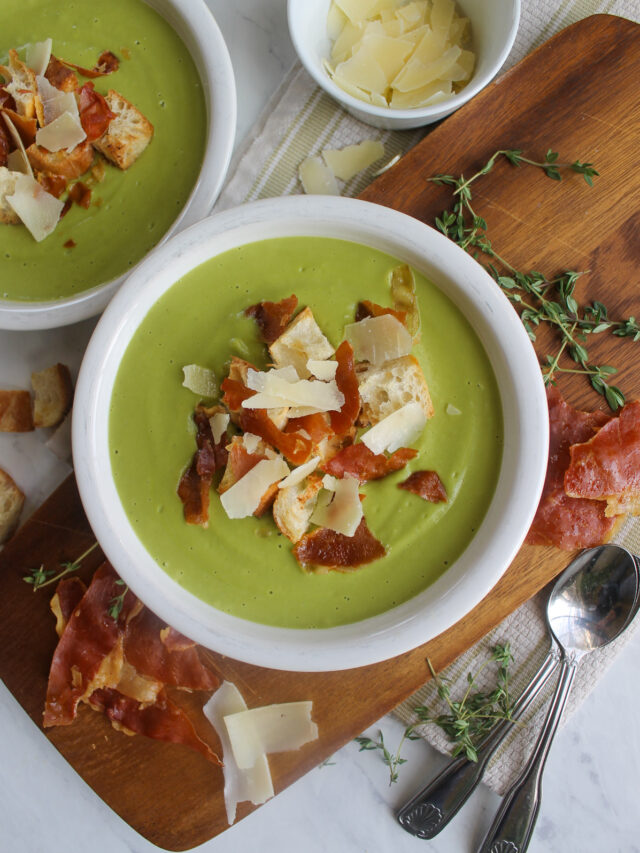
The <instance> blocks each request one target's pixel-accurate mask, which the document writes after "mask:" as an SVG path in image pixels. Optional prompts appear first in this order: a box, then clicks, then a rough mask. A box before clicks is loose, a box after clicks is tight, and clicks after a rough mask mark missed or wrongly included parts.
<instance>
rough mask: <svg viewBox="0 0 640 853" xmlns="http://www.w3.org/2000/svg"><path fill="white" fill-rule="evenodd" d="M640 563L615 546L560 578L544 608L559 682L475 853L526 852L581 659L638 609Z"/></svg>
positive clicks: (584, 557) (583, 558)
mask: <svg viewBox="0 0 640 853" xmlns="http://www.w3.org/2000/svg"><path fill="white" fill-rule="evenodd" d="M639 587H640V572H639V567H638V561H637V559H636V558H634V557H633V555H632V554H630V553H629V552H628V551H625V549H623V548H619V547H617V546H600V548H593V549H591V550H590V551H585V552H583V553H582V554H581V555H580V556H579V557H578V558H577V559H576V560H574V561H573V562H572V563H571V565H570V566H569V567H568V568H567V569H566V570H565V571H564V572H563V573H562V574H561V575H560V577H559V578H558V580H557V581H556V583H555V585H554V587H553V589H552V591H551V595H550V596H549V603H548V604H547V624H548V627H549V630H550V631H551V634H552V636H554V637H555V639H556V641H557V643H558V645H559V646H560V649H561V651H562V664H561V666H560V677H559V679H558V685H557V687H556V690H555V693H554V695H553V699H552V700H551V706H550V708H549V711H548V713H547V717H546V719H545V721H544V724H543V726H542V730H541V732H540V735H539V736H538V740H537V743H536V746H535V748H534V750H533V753H532V755H531V757H530V758H529V761H528V762H527V764H526V766H525V768H524V770H523V771H522V773H521V774H520V776H519V777H518V779H517V780H516V782H515V783H514V784H513V785H512V787H511V788H510V789H509V791H508V792H507V794H506V796H505V798H504V800H503V801H502V805H501V806H500V809H499V810H498V814H497V815H496V817H495V819H494V821H493V824H492V825H491V828H490V829H489V832H488V833H487V836H486V838H485V840H484V842H483V843H482V845H481V847H480V850H479V853H497V851H510V853H524V851H525V850H526V849H527V847H528V846H529V841H530V839H531V835H532V834H533V828H534V826H535V823H536V819H537V817H538V812H539V810H540V802H541V797H542V786H541V781H542V771H543V769H544V765H545V761H546V759H547V755H548V753H549V748H550V747H551V741H552V740H553V736H554V734H555V732H556V729H557V727H558V723H559V722H560V716H561V714H562V711H563V710H564V706H565V703H566V701H567V697H568V696H569V692H570V690H571V685H572V683H573V679H574V676H575V674H576V668H577V665H578V663H579V662H580V660H581V659H582V658H583V657H584V655H586V654H588V653H589V652H591V651H593V650H594V649H598V648H602V647H603V646H606V645H607V644H608V643H610V642H611V641H612V640H615V639H616V638H617V637H619V636H620V634H622V632H623V631H624V630H625V628H627V626H628V625H629V624H630V623H631V621H632V619H633V617H634V616H635V614H636V612H637V610H638V601H639V600H640V596H639Z"/></svg>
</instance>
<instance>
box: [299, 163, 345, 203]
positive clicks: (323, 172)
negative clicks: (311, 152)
mask: <svg viewBox="0 0 640 853" xmlns="http://www.w3.org/2000/svg"><path fill="white" fill-rule="evenodd" d="M298 175H299V177H300V183H301V184H302V188H303V189H304V191H305V192H306V193H307V194H308V195H340V189H339V188H338V184H337V182H336V179H335V175H334V174H333V172H332V171H331V169H329V167H328V166H326V165H325V163H323V162H322V160H321V158H320V157H307V158H306V160H303V161H302V163H300V165H299V166H298Z"/></svg>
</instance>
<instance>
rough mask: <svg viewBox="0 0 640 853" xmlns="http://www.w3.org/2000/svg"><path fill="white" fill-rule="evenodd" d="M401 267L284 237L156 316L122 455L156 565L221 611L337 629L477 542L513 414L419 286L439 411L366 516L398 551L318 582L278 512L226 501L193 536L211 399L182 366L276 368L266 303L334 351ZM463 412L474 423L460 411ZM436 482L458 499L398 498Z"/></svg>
mask: <svg viewBox="0 0 640 853" xmlns="http://www.w3.org/2000/svg"><path fill="white" fill-rule="evenodd" d="M397 264H398V261H397V260H395V259H394V258H391V257H389V256H388V255H386V254H383V253H381V252H378V251H375V250H374V249H370V248H367V247H364V246H361V245H357V244H354V243H348V242H344V241H341V240H332V239H324V238H308V237H305V238H298V237H292V238H284V239H278V240H268V241H265V242H258V243H253V244H250V245H247V246H244V247H242V248H240V249H234V250H232V251H229V252H226V253H224V254H222V255H220V256H218V257H216V258H213V259H211V260H209V261H207V262H206V263H204V264H202V265H201V266H199V267H197V268H196V269H194V270H192V271H191V272H189V273H188V274H187V275H185V276H184V278H182V279H180V280H179V281H178V282H176V284H175V285H174V286H173V287H171V288H170V289H169V290H168V291H167V293H165V295H164V296H163V297H162V298H161V299H160V300H159V301H158V302H157V303H156V304H155V305H154V307H153V308H152V309H151V310H150V311H149V313H148V314H147V316H146V317H145V319H144V321H143V322H142V323H141V325H140V328H139V329H138V330H137V332H136V334H135V335H134V337H133V339H132V341H131V343H130V344H129V347H128V348H127V351H126V353H125V355H124V358H123V360H122V364H121V366H120V369H119V372H118V375H117V377H116V382H115V385H114V390H113V395H112V399H111V411H110V418H109V443H110V449H111V465H112V471H113V475H114V478H115V482H116V486H117V489H118V491H119V494H120V497H121V499H122V502H123V505H124V507H125V509H126V512H127V515H128V516H129V519H130V521H131V524H132V525H133V527H134V529H135V530H136V532H137V534H138V536H139V537H140V539H141V541H142V542H143V543H144V545H145V547H146V548H147V550H148V551H149V553H150V554H151V555H152V556H153V557H154V559H155V560H156V561H157V562H158V563H159V564H160V565H161V566H162V567H163V568H164V570H165V571H166V572H167V574H169V575H170V576H171V577H172V578H174V579H175V580H176V581H177V582H178V583H180V584H181V585H182V586H184V587H185V588H186V589H188V590H190V591H191V592H192V593H194V594H195V595H197V596H198V597H199V598H201V599H203V600H204V601H207V602H209V603H210V604H212V605H214V606H215V607H217V608H219V609H221V610H223V611H226V612H227V613H232V614H234V615H235V616H241V617H244V618H246V619H250V620H253V621H255V622H262V623H267V624H270V625H279V626H287V627H294V628H311V627H329V626H334V625H341V624H344V623H348V622H354V621H357V620H359V619H364V618H366V617H369V616H373V615H375V614H377V613H381V612H382V611H385V610H388V609H389V608H391V607H393V606H394V605H396V604H400V603H401V602H403V601H406V600H407V599H409V598H411V597H412V596H414V595H416V594H417V593H419V592H420V591H421V590H423V589H425V588H426V587H427V586H428V585H429V584H431V583H432V582H433V581H434V580H435V579H436V578H437V577H438V576H439V575H441V574H442V573H443V572H444V571H446V569H447V566H450V565H451V564H452V563H453V561H454V560H455V559H456V558H457V557H458V556H459V555H460V554H461V553H462V551H463V550H464V549H465V548H466V547H467V546H468V545H469V543H470V542H471V540H472V538H473V535H474V532H475V531H476V529H477V528H478V525H479V524H480V522H481V521H482V518H483V516H484V514H485V511H486V509H487V506H488V504H489V502H490V500H491V496H492V494H493V491H494V488H495V484H496V481H497V478H498V472H499V469H500V461H501V454H502V433H503V431H502V412H501V406H500V398H499V394H498V390H497V387H496V381H495V377H494V375H493V372H492V369H491V366H490V364H489V360H488V358H487V356H486V354H485V352H484V350H483V348H482V346H481V344H480V342H479V340H478V338H477V337H476V335H475V334H474V332H473V331H472V329H471V328H470V326H469V324H468V323H467V321H466V320H465V318H464V317H463V316H462V314H461V313H460V312H459V311H458V309H457V308H456V307H455V306H454V305H453V303H452V302H451V301H450V300H449V299H448V298H447V297H446V296H445V295H444V294H443V293H442V292H441V291H440V290H439V289H438V288H437V287H435V286H434V285H433V284H432V283H431V282H429V281H427V280H426V279H425V278H423V277H422V276H420V275H418V276H417V277H416V278H417V290H418V295H419V303H420V310H421V315H422V336H421V341H420V343H419V344H418V345H417V346H416V347H415V348H414V354H415V355H416V357H417V358H418V360H419V361H420V364H421V365H422V369H423V371H424V374H425V377H426V379H427V382H428V384H429V388H430V392H431V397H432V399H433V402H434V406H435V415H434V416H433V417H432V418H431V419H430V420H429V421H428V423H427V426H426V428H425V430H424V432H423V434H422V436H421V437H420V439H419V441H418V442H417V443H416V444H415V445H414V446H415V447H416V448H417V449H418V450H419V455H418V456H417V457H416V458H415V459H414V460H413V461H412V462H410V463H409V465H408V466H407V468H405V469H404V470H402V471H400V472H397V473H395V474H392V475H390V476H388V477H386V478H385V479H384V480H379V481H375V482H371V483H368V484H365V485H363V486H362V488H361V491H362V493H363V494H365V495H366V498H365V501H364V512H365V517H366V519H367V524H368V526H369V528H370V529H371V531H372V532H373V533H374V535H375V536H377V537H378V539H380V540H381V542H382V543H383V544H384V545H385V547H386V548H387V555H386V556H385V557H384V558H383V559H381V560H379V561H377V562H375V563H371V564H369V565H366V566H363V567H362V568H360V569H358V570H357V571H355V572H353V573H349V574H344V573H339V572H330V573H328V574H317V575H314V574H306V573H305V572H303V571H302V570H301V568H300V567H299V565H298V564H297V562H296V560H295V558H294V557H293V555H292V552H291V549H292V544H291V542H290V541H289V540H288V539H287V538H286V537H285V536H283V535H282V534H280V533H279V531H278V529H277V528H276V526H275V524H274V522H273V519H272V518H271V517H270V515H268V516H265V517H263V518H261V519H256V518H245V519H240V520H234V521H231V520H230V519H228V518H227V516H226V515H225V513H224V510H223V509H222V507H221V505H220V501H219V500H218V499H217V497H216V495H215V494H213V495H212V499H211V508H210V521H209V527H208V529H206V530H205V529H203V528H201V527H197V526H193V525H188V524H186V523H185V521H184V518H183V509H182V504H181V503H180V500H179V499H178V497H177V495H176V487H177V484H178V481H179V478H180V476H181V474H182V472H183V470H184V469H185V467H186V466H187V465H188V464H189V463H190V461H191V458H192V456H193V453H194V450H195V442H194V433H195V427H194V425H193V420H192V415H193V410H194V406H195V404H196V403H197V401H198V398H197V397H196V396H195V395H194V394H193V393H191V392H190V391H188V390H187V389H186V388H183V387H182V366H183V365H185V364H191V363H196V364H201V365H203V366H208V367H211V368H213V369H214V370H215V372H216V375H217V378H218V381H220V380H222V379H223V378H224V376H225V375H226V371H225V363H226V362H228V360H229V358H230V356H231V355H232V354H241V355H244V356H245V357H246V358H248V359H249V360H250V361H252V362H254V363H255V364H257V365H258V366H262V367H264V366H265V363H266V361H265V357H266V350H265V347H264V345H263V344H261V343H260V342H259V340H258V337H257V333H256V328H255V324H254V322H253V321H252V320H249V319H247V318H246V317H244V315H243V311H244V309H245V308H246V307H247V306H248V305H251V304H253V303H255V302H257V301H261V300H272V301H276V300H279V299H281V298H283V297H284V296H288V295H290V294H291V293H295V294H296V296H297V297H298V300H299V305H300V306H304V305H309V306H310V307H311V308H312V310H313V312H314V315H315V317H316V320H317V321H318V323H319V325H320V327H321V329H322V330H323V331H324V333H325V334H326V335H327V337H328V338H329V340H330V341H331V343H332V344H333V345H334V346H337V345H338V344H339V343H340V341H341V340H342V339H343V337H344V335H343V329H344V325H345V324H346V323H350V322H353V319H354V314H355V309H356V305H357V303H358V301H360V300H361V299H371V300H373V301H375V302H379V303H381V304H389V284H388V277H389V274H390V272H391V270H392V269H393V268H394V267H395V266H397ZM457 411H459V412H460V414H455V412H457ZM420 469H434V470H436V471H437V472H438V473H439V474H440V477H441V479H442V481H443V482H444V484H445V487H446V490H447V493H448V496H449V500H448V502H447V503H446V504H445V503H441V504H430V503H427V502H425V501H424V500H422V499H421V498H419V497H417V496H415V495H413V494H410V493H408V492H406V491H403V490H401V489H398V488H397V484H398V483H399V482H401V481H402V480H404V479H405V478H406V477H407V476H408V474H409V473H410V472H411V471H414V470H420Z"/></svg>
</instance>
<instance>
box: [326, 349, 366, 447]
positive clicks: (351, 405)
mask: <svg viewBox="0 0 640 853" xmlns="http://www.w3.org/2000/svg"><path fill="white" fill-rule="evenodd" d="M336 361H337V362H338V369H337V370H336V384H337V386H338V390H340V391H341V392H342V393H343V394H344V404H343V406H342V408H341V409H340V411H338V412H330V413H329V415H330V418H331V428H332V429H333V431H334V432H335V434H336V435H345V434H346V433H347V432H349V430H350V429H351V427H352V426H353V424H354V423H355V422H356V418H357V417H358V414H359V413H360V393H359V391H358V378H357V376H356V371H355V366H354V359H353V348H352V346H351V344H350V343H349V342H348V341H343V342H342V343H341V344H340V346H339V347H338V349H337V350H336Z"/></svg>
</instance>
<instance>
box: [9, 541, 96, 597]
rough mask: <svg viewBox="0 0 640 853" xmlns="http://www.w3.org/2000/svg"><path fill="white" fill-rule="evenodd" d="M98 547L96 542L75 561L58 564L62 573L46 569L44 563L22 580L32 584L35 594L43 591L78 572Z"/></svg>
mask: <svg viewBox="0 0 640 853" xmlns="http://www.w3.org/2000/svg"><path fill="white" fill-rule="evenodd" d="M97 547H98V543H97V542H94V543H93V545H92V546H91V547H90V548H87V550H86V551H85V552H84V553H83V554H80V556H79V557H78V558H77V559H75V560H64V561H62V562H60V563H58V566H59V567H60V571H56V570H55V569H45V567H44V563H42V564H41V565H40V566H38V568H36V569H28V572H29V574H27V575H24V576H23V578H22V580H23V581H24V582H25V583H28V584H31V585H32V586H33V591H34V592H35V591H36V590H37V589H42V588H43V587H45V586H49V584H52V583H55V582H56V581H59V580H61V578H63V577H65V576H66V575H70V574H72V573H73V572H77V571H78V569H79V568H80V566H81V565H82V561H83V560H84V558H85V557H88V556H89V554H90V553H91V552H92V551H93V550H94V549H95V548H97Z"/></svg>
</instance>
